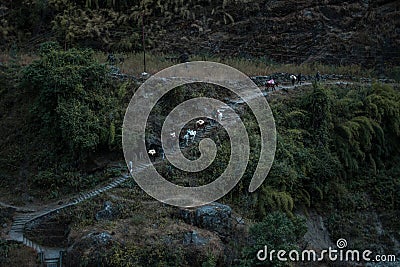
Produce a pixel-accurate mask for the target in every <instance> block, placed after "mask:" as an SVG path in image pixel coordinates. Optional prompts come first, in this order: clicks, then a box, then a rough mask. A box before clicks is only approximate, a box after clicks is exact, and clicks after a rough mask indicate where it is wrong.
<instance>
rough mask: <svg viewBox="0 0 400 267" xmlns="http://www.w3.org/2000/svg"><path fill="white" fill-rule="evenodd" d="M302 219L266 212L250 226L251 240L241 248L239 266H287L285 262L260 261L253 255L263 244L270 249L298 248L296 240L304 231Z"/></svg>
mask: <svg viewBox="0 0 400 267" xmlns="http://www.w3.org/2000/svg"><path fill="white" fill-rule="evenodd" d="M306 230H307V228H306V226H305V222H304V219H303V218H301V217H296V218H295V219H293V220H291V219H290V218H289V217H287V216H286V215H285V214H284V213H280V212H273V213H270V214H268V215H267V216H266V217H265V219H264V220H262V221H261V222H259V223H255V224H253V225H252V226H251V227H250V238H251V241H250V243H249V245H248V246H246V247H245V248H244V249H243V259H242V261H241V264H240V266H288V264H287V263H286V262H279V261H278V260H277V259H274V260H273V261H269V260H267V262H261V261H259V260H257V259H256V257H255V255H257V252H258V251H259V250H263V249H264V246H267V247H268V251H271V250H275V251H278V250H285V251H291V250H299V247H298V245H297V244H298V242H299V241H300V240H301V238H302V237H303V236H304V234H305V233H306Z"/></svg>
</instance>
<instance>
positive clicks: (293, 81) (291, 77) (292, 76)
mask: <svg viewBox="0 0 400 267" xmlns="http://www.w3.org/2000/svg"><path fill="white" fill-rule="evenodd" d="M289 78H290V80H291V81H292V86H294V84H295V82H296V79H297V78H296V76H295V75H293V74H292V75H290V77H289Z"/></svg>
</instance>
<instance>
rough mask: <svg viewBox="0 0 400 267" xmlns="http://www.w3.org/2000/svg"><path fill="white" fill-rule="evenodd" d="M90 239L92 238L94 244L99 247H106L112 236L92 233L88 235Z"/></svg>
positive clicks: (104, 233)
mask: <svg viewBox="0 0 400 267" xmlns="http://www.w3.org/2000/svg"><path fill="white" fill-rule="evenodd" d="M88 238H91V239H92V240H93V242H95V243H96V244H99V245H105V244H107V243H109V242H110V241H111V239H112V237H111V235H110V234H109V233H106V232H103V233H92V234H89V235H88Z"/></svg>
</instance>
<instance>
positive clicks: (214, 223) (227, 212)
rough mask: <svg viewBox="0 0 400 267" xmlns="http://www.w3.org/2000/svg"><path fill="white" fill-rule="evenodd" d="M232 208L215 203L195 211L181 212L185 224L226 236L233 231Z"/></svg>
mask: <svg viewBox="0 0 400 267" xmlns="http://www.w3.org/2000/svg"><path fill="white" fill-rule="evenodd" d="M231 214H232V208H231V207H229V206H228V205H224V204H221V203H217V202H213V203H211V204H209V205H205V206H202V207H199V208H197V209H195V210H190V209H184V210H181V217H182V218H183V219H184V221H185V222H187V223H189V224H192V225H195V226H198V227H201V228H204V229H207V230H210V231H215V232H217V233H219V234H226V233H227V232H228V231H229V230H230V229H231Z"/></svg>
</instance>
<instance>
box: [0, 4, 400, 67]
mask: <svg viewBox="0 0 400 267" xmlns="http://www.w3.org/2000/svg"><path fill="white" fill-rule="evenodd" d="M399 13H400V4H399V2H398V1H388V0H379V1H368V0H367V1H365V0H362V1H361V0H357V1H352V2H346V1H340V0H325V1H311V2H310V1H285V0H273V1H272V0H271V1H261V0H235V1H234V0H224V1H221V0H218V1H210V0H190V1H178V0H168V1H162V2H160V1H155V0H154V1H139V2H136V3H134V4H133V3H130V2H129V1H122V0H120V1H112V2H111V1H107V2H106V1H103V2H101V1H72V2H69V1H65V0H50V1H34V0H30V1H22V0H20V1H12V2H6V3H2V4H1V6H0V14H1V18H2V19H1V24H0V34H1V38H0V40H2V41H0V44H1V45H2V46H3V47H4V46H8V47H10V46H11V45H12V44H18V45H19V47H24V49H26V50H30V49H32V48H33V47H35V46H36V45H37V44H38V43H39V42H42V41H43V40H48V39H56V40H58V41H59V42H60V43H62V44H64V45H65V46H66V47H69V46H74V45H81V46H82V45H83V46H90V47H92V48H96V49H102V50H105V51H140V50H141V49H142V48H141V47H142V22H144V25H145V27H144V30H145V32H146V48H147V49H148V50H153V51H161V52H164V53H167V54H178V55H179V54H180V53H183V52H187V53H189V54H192V55H195V54H207V55H213V56H220V57H245V58H263V60H265V61H266V62H271V61H274V62H279V63H302V62H323V63H328V64H337V65H339V64H342V65H350V64H361V65H363V66H364V67H367V68H375V69H377V70H378V71H379V72H380V73H382V71H384V70H385V69H387V68H390V67H391V66H393V65H397V64H398V62H399V61H400V52H399V51H400V49H399V45H400V32H399V28H400V20H399V19H398V18H399V16H400V14H399ZM143 14H145V16H144V19H143Z"/></svg>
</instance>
